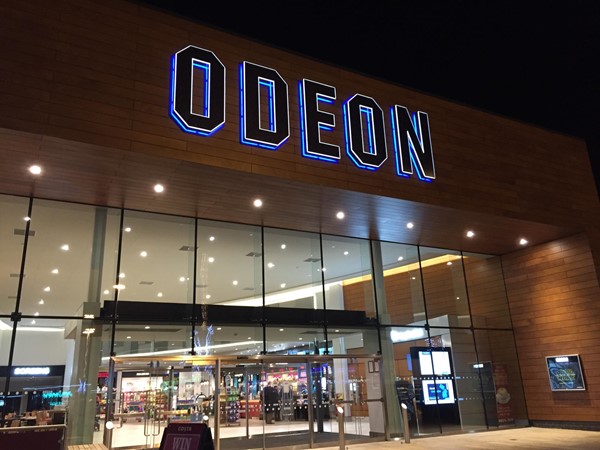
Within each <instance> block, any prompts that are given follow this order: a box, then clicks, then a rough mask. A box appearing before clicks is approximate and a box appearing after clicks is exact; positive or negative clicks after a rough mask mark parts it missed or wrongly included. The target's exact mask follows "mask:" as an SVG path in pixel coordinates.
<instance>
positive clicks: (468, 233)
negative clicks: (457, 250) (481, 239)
mask: <svg viewBox="0 0 600 450" xmlns="http://www.w3.org/2000/svg"><path fill="white" fill-rule="evenodd" d="M473 236H475V233H474V232H473V231H471V230H469V231H467V237H468V238H472V237H473Z"/></svg>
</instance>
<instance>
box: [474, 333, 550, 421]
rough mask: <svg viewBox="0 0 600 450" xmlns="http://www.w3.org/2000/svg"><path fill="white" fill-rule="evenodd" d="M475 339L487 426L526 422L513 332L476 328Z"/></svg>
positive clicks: (542, 381) (525, 410) (541, 380)
mask: <svg viewBox="0 0 600 450" xmlns="http://www.w3.org/2000/svg"><path fill="white" fill-rule="evenodd" d="M475 341H476V343H477V353H478V355H479V367H478V371H479V373H480V376H481V379H482V385H483V391H484V398H485V405H486V411H485V413H486V416H487V421H488V426H490V427H499V426H505V425H511V424H514V423H516V424H518V425H527V424H528V422H527V408H526V406H525V396H524V393H523V385H522V382H521V372H520V369H519V363H518V359H517V351H516V348H515V341H514V336H513V333H512V331H492V330H476V331H475ZM543 376H547V374H544V375H543ZM539 381H540V383H541V384H543V383H547V382H548V379H547V378H546V379H545V380H544V379H542V378H540V380H539Z"/></svg>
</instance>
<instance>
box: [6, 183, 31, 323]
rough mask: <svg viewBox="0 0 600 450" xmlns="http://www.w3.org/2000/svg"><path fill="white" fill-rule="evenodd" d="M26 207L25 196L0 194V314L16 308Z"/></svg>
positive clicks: (27, 205)
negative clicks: (1, 274) (0, 275)
mask: <svg viewBox="0 0 600 450" xmlns="http://www.w3.org/2000/svg"><path fill="white" fill-rule="evenodd" d="M28 207H29V200H28V199H26V198H20V197H9V196H7V195H0V211H2V213H1V214H0V248H1V249H2V252H0V267H1V269H2V273H3V274H4V276H2V277H1V278H0V314H10V313H11V312H13V311H14V310H15V304H16V300H17V289H18V286H19V275H20V273H21V258H22V254H23V241H24V237H25V226H26V225H27V222H26V221H25V220H24V219H25V217H26V216H27V209H28ZM5 322H6V321H5ZM0 327H2V325H0Z"/></svg>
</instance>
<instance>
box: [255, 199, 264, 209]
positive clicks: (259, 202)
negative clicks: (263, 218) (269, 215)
mask: <svg viewBox="0 0 600 450" xmlns="http://www.w3.org/2000/svg"><path fill="white" fill-rule="evenodd" d="M262 205H263V202H262V200H261V199H260V198H257V199H256V200H254V206H255V207H256V208H260V207H261V206H262Z"/></svg>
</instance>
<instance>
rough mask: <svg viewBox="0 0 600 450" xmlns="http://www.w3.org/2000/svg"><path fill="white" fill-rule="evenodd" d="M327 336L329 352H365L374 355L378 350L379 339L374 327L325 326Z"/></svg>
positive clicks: (346, 353)
mask: <svg viewBox="0 0 600 450" xmlns="http://www.w3.org/2000/svg"><path fill="white" fill-rule="evenodd" d="M327 338H328V339H329V342H331V346H330V348H329V354H334V355H349V354H353V353H354V354H365V355H374V354H377V353H378V352H379V339H378V336H377V329H376V328H374V327H373V328H366V327H365V328H349V327H341V326H337V327H333V326H330V327H328V328H327Z"/></svg>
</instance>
